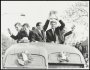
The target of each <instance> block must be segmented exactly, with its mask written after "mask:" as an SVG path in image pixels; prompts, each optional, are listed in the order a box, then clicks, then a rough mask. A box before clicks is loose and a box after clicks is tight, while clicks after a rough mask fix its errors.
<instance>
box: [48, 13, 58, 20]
mask: <svg viewBox="0 0 90 70" xmlns="http://www.w3.org/2000/svg"><path fill="white" fill-rule="evenodd" d="M56 14H57V12H56V11H51V12H50V13H49V18H50V19H56V20H58V17H57V16H56Z"/></svg>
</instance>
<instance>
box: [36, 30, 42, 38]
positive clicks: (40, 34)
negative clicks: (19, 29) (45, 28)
mask: <svg viewBox="0 0 90 70" xmlns="http://www.w3.org/2000/svg"><path fill="white" fill-rule="evenodd" d="M41 32H42V31H41ZM37 33H38V35H39V36H40V37H42V38H43V35H42V33H40V32H39V30H38V29H37Z"/></svg>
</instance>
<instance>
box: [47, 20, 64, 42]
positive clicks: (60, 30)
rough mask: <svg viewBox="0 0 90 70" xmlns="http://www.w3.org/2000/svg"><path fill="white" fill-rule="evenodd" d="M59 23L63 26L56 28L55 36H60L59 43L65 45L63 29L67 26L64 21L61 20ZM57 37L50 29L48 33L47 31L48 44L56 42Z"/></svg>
mask: <svg viewBox="0 0 90 70" xmlns="http://www.w3.org/2000/svg"><path fill="white" fill-rule="evenodd" d="M59 23H60V24H61V26H59V27H57V28H55V35H57V36H58V39H59V42H60V43H63V41H64V38H63V28H64V27H65V24H64V22H63V21H62V20H59ZM55 35H53V33H52V29H49V30H48V31H46V36H47V39H46V42H52V41H54V42H56V36H55Z"/></svg>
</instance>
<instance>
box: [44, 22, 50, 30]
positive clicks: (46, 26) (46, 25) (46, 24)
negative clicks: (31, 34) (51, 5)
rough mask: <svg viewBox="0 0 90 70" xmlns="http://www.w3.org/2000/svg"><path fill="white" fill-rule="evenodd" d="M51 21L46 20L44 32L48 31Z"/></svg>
mask: <svg viewBox="0 0 90 70" xmlns="http://www.w3.org/2000/svg"><path fill="white" fill-rule="evenodd" d="M49 21H50V20H46V22H45V25H44V26H43V30H44V31H46V30H47V28H48V24H49Z"/></svg>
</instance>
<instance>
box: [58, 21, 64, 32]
mask: <svg viewBox="0 0 90 70" xmlns="http://www.w3.org/2000/svg"><path fill="white" fill-rule="evenodd" d="M59 23H60V24H61V26H60V27H59V28H60V30H62V29H63V28H64V27H65V23H64V22H63V21H62V20H59Z"/></svg>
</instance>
